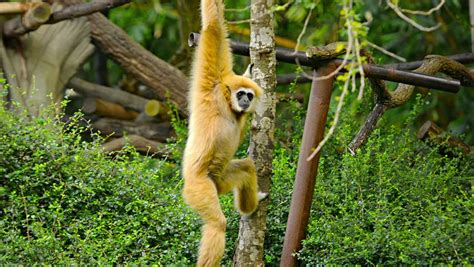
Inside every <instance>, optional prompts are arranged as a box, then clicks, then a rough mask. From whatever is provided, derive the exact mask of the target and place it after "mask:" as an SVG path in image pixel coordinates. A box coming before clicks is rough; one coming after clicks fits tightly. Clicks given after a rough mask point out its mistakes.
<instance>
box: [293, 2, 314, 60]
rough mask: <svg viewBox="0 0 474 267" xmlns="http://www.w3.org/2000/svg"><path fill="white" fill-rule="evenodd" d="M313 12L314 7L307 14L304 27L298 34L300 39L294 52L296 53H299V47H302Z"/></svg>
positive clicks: (297, 40)
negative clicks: (302, 39)
mask: <svg viewBox="0 0 474 267" xmlns="http://www.w3.org/2000/svg"><path fill="white" fill-rule="evenodd" d="M312 13H313V7H312V8H310V9H309V12H308V15H307V16H306V19H305V21H304V25H303V29H302V30H301V32H300V34H299V35H298V39H296V45H295V52H294V54H295V55H296V53H298V48H299V47H300V44H301V38H303V35H304V34H305V32H306V28H307V27H308V22H309V19H310V18H311V14H312Z"/></svg>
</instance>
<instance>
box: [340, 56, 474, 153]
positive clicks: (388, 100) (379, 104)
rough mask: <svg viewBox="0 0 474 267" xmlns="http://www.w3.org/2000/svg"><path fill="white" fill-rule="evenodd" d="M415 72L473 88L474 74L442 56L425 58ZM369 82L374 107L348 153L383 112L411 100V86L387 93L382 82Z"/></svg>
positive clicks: (375, 80) (372, 126) (370, 129)
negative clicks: (441, 74)
mask: <svg viewBox="0 0 474 267" xmlns="http://www.w3.org/2000/svg"><path fill="white" fill-rule="evenodd" d="M415 72H418V73H422V74H428V75H434V74H436V73H438V72H441V73H444V74H447V75H449V76H451V77H452V78H454V79H457V80H459V81H461V84H462V85H466V86H473V83H474V74H473V73H471V72H470V71H469V69H468V68H466V67H465V66H464V65H462V64H461V63H459V62H456V61H454V60H451V59H449V58H447V57H443V56H437V55H429V56H426V57H425V60H424V62H423V64H422V65H421V66H420V67H419V68H417V69H416V70H415ZM369 80H370V83H371V85H372V89H373V91H374V93H375V101H376V105H375V108H374V110H372V112H371V113H370V114H369V116H368V118H367V120H366V122H365V124H364V126H362V128H361V129H360V130H359V133H358V134H357V135H356V137H355V138H354V139H353V140H352V142H351V143H350V144H349V151H350V152H351V153H353V154H354V153H355V151H356V150H357V149H358V148H359V147H360V146H361V145H362V144H363V143H364V142H365V141H366V140H367V139H368V137H369V135H370V133H371V132H372V130H373V129H374V128H375V126H376V124H377V122H378V121H379V119H380V118H381V117H382V115H383V114H384V112H385V111H386V110H388V109H391V108H396V107H399V106H401V105H403V104H405V103H406V102H407V101H408V100H409V99H410V98H411V96H412V94H413V91H414V89H415V86H413V85H407V84H399V85H398V87H397V88H396V89H395V90H394V91H389V90H388V88H387V87H386V85H385V83H384V82H383V81H381V80H378V79H374V78H371V79H369Z"/></svg>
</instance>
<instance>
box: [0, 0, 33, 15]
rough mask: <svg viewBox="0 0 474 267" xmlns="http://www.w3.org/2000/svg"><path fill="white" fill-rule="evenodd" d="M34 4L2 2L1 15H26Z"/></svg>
mask: <svg viewBox="0 0 474 267" xmlns="http://www.w3.org/2000/svg"><path fill="white" fill-rule="evenodd" d="M33 4H34V3H20V2H1V3H0V14H15V13H24V12H25V11H27V10H28V9H30V8H31V6H32V5H33Z"/></svg>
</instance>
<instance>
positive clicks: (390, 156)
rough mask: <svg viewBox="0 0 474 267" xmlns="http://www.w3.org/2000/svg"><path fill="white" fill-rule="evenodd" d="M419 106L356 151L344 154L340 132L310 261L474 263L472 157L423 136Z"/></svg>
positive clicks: (308, 247)
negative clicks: (417, 130)
mask: <svg viewBox="0 0 474 267" xmlns="http://www.w3.org/2000/svg"><path fill="white" fill-rule="evenodd" d="M418 103H421V101H420V100H419V102H418ZM419 109H421V104H418V105H415V108H414V110H413V111H412V112H411V114H410V116H409V117H408V119H407V120H406V126H405V127H402V128H399V127H390V126H389V125H386V124H385V127H384V128H382V129H380V128H379V130H376V131H375V132H374V133H373V134H372V136H371V138H370V139H369V141H368V142H367V144H366V145H364V147H363V148H362V149H361V150H360V151H359V152H358V153H357V154H356V155H355V156H352V155H350V154H349V153H342V154H340V153H337V147H338V143H339V142H340V141H341V140H340V139H339V138H336V140H335V142H333V143H332V144H330V145H329V146H327V147H325V152H324V154H325V155H323V158H322V162H321V167H320V171H319V175H318V183H317V186H316V192H315V197H314V200H313V206H312V211H311V216H312V218H313V219H312V220H311V222H310V225H309V229H308V236H307V239H306V240H305V241H304V243H303V249H302V250H301V251H300V252H299V254H298V257H299V258H300V259H301V260H303V262H305V263H307V264H309V265H316V264H319V265H321V264H324V265H326V264H344V265H346V264H351V265H352V264H361V265H375V264H388V265H399V264H416V265H419V264H422V265H427V264H440V263H444V264H447V263H449V264H472V256H473V254H472V249H471V247H472V232H473V230H474V227H473V216H472V215H473V214H472V210H473V198H472V191H471V190H472V189H471V182H472V181H471V180H472V173H471V174H470V173H469V172H472V169H471V168H472V166H470V164H472V162H471V161H470V160H469V158H462V157H461V156H459V157H454V158H448V157H445V156H442V155H441V154H440V153H439V152H438V149H437V148H436V147H434V148H433V145H429V144H426V143H422V142H420V141H418V140H416V138H415V137H414V135H415V134H414V133H413V131H411V130H410V128H409V126H410V125H412V123H413V120H414V118H415V117H416V115H417V114H418V110H419ZM348 118H349V117H347V116H346V119H348ZM340 131H341V133H340V134H339V135H338V136H339V137H340V136H352V135H353V132H354V130H353V129H351V127H350V126H349V125H348V124H344V125H343V126H342V127H341V128H340ZM344 144H347V141H344V142H342V143H341V144H340V145H344ZM334 149H336V150H334Z"/></svg>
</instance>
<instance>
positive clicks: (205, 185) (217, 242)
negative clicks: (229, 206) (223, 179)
mask: <svg viewBox="0 0 474 267" xmlns="http://www.w3.org/2000/svg"><path fill="white" fill-rule="evenodd" d="M183 196H184V199H185V201H186V203H187V204H188V205H189V206H191V208H193V209H194V210H195V211H196V212H197V213H198V214H199V216H200V217H201V219H202V220H203V222H204V225H203V227H202V237H201V245H200V247H199V258H198V262H197V266H218V265H219V262H220V260H221V258H222V256H223V255H224V248H225V230H226V218H225V217H224V214H223V213H222V210H221V206H220V203H219V197H218V194H217V189H216V185H215V184H214V182H213V181H212V180H211V179H210V178H209V177H207V176H206V175H202V176H200V177H192V178H191V179H187V180H185V183H184V190H183Z"/></svg>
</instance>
